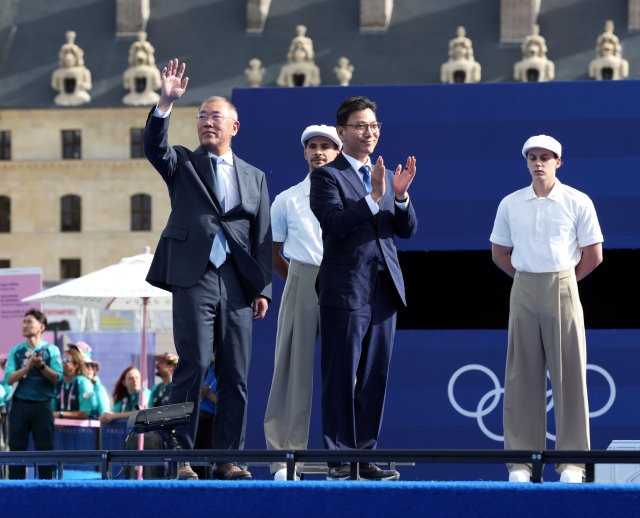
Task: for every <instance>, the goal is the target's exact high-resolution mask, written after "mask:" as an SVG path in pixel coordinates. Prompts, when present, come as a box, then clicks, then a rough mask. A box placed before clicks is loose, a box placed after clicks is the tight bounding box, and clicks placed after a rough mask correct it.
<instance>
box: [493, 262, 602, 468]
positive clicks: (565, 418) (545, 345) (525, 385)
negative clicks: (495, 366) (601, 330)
mask: <svg viewBox="0 0 640 518" xmlns="http://www.w3.org/2000/svg"><path fill="white" fill-rule="evenodd" d="M547 368H548V369H549V376H550V378H551V389H552V391H553V403H554V411H555V417H556V450H589V448H590V441H589V401H588V399H587V351H586V340H585V331H584V318H583V313H582V306H581V305H580V298H579V297H578V284H577V282H576V276H575V271H574V269H573V268H572V269H569V270H562V271H560V272H550V273H530V272H520V271H518V272H516V275H515V278H514V281H513V287H512V289H511V302H510V311H509V346H508V351H507V368H506V374H505V382H504V412H503V421H504V448H505V450H544V449H546V431H547V397H546V393H547V372H546V371H547ZM507 468H508V469H509V472H511V471H513V470H517V469H527V470H529V472H531V465H530V464H507ZM565 469H571V470H574V471H578V472H580V473H582V474H583V476H584V465H583V464H581V465H567V464H556V471H557V472H558V473H561V472H562V471H563V470H565Z"/></svg>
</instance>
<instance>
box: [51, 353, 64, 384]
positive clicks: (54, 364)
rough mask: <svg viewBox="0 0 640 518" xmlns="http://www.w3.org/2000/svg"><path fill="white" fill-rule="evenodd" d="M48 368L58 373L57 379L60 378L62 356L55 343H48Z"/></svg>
mask: <svg viewBox="0 0 640 518" xmlns="http://www.w3.org/2000/svg"><path fill="white" fill-rule="evenodd" d="M49 368H50V369H52V370H54V371H55V372H57V373H58V379H59V380H61V379H62V358H61V356H60V349H58V347H57V346H55V345H49Z"/></svg>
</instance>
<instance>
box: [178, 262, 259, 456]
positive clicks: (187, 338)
mask: <svg viewBox="0 0 640 518" xmlns="http://www.w3.org/2000/svg"><path fill="white" fill-rule="evenodd" d="M172 293H173V339H174V341H175V344H176V351H177V353H178V356H180V361H179V362H178V366H177V367H176V370H175V372H174V374H173V382H172V384H171V395H170V397H169V403H170V404H172V405H174V404H177V403H185V402H187V401H192V402H193V403H194V409H193V413H192V414H191V422H190V424H189V426H185V427H182V428H178V429H177V430H176V438H177V439H178V442H179V443H180V446H182V448H183V449H185V450H187V449H193V444H194V442H195V438H196V427H197V425H198V413H199V410H200V393H201V392H202V384H203V382H204V378H205V376H206V374H207V371H208V370H209V367H210V366H211V360H212V358H213V354H214V352H215V355H216V363H215V372H216V379H217V380H218V384H217V385H216V397H217V401H216V414H215V415H216V417H215V419H214V421H213V428H212V439H211V441H212V444H213V448H214V449H216V450H238V449H240V450H241V449H242V448H244V436H245V426H246V419H247V398H248V395H247V375H248V373H249V360H250V358H251V332H252V329H253V310H252V309H251V306H250V305H249V303H248V302H247V299H246V297H245V295H244V292H243V291H242V286H241V285H240V280H239V278H238V274H237V272H236V267H235V265H234V264H228V263H225V264H223V265H222V266H220V268H219V269H218V268H216V267H215V266H213V264H211V263H210V262H209V263H208V265H207V269H206V270H205V273H204V275H203V277H202V279H200V280H199V281H198V283H197V284H196V285H195V286H192V287H191V288H179V287H177V286H173V289H172Z"/></svg>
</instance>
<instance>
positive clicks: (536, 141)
mask: <svg viewBox="0 0 640 518" xmlns="http://www.w3.org/2000/svg"><path fill="white" fill-rule="evenodd" d="M534 147H541V148H542V149H548V150H549V151H553V152H554V153H555V154H556V155H558V156H559V157H561V156H562V145H561V144H560V142H558V141H557V140H556V139H554V138H553V137H549V136H548V135H537V136H535V137H531V138H530V139H529V140H527V141H526V142H525V143H524V147H523V148H522V155H523V156H524V157H525V158H527V151H529V150H530V149H533V148H534Z"/></svg>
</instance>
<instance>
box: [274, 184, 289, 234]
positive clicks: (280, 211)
mask: <svg viewBox="0 0 640 518" xmlns="http://www.w3.org/2000/svg"><path fill="white" fill-rule="evenodd" d="M287 228H288V225H287V210H286V207H285V201H284V200H283V199H282V197H281V196H280V195H278V196H276V199H275V200H273V204H272V205H271V233H272V234H273V240H274V241H276V242H278V243H283V242H284V240H285V239H286V238H287Z"/></svg>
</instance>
